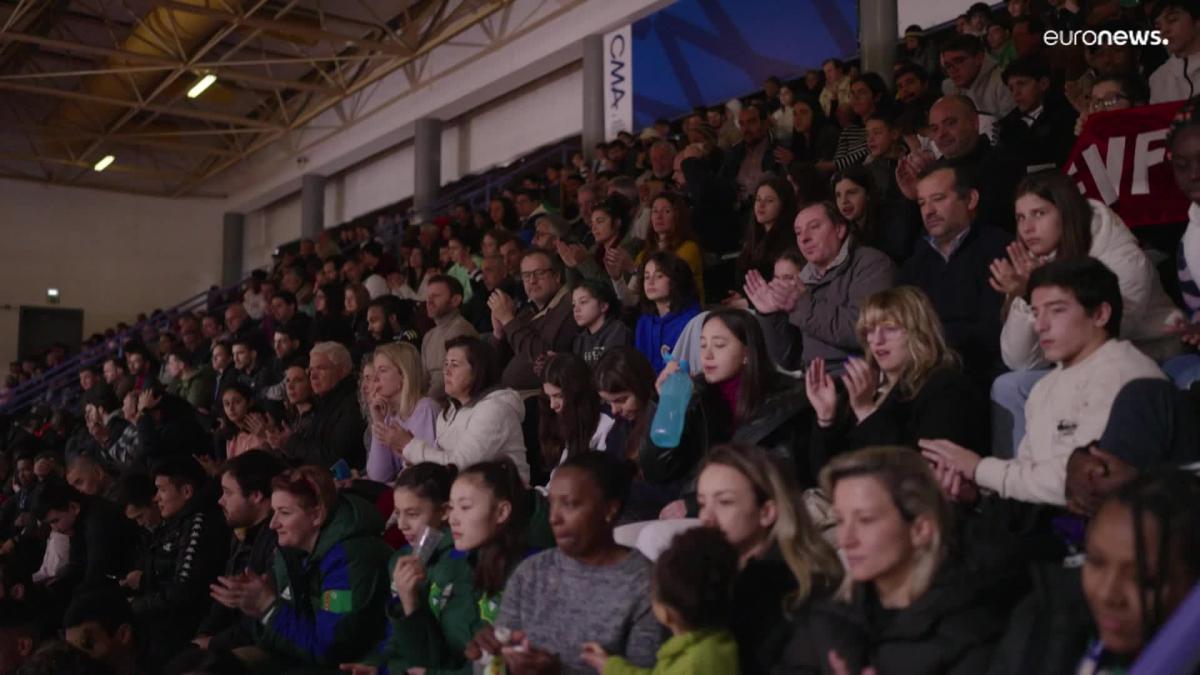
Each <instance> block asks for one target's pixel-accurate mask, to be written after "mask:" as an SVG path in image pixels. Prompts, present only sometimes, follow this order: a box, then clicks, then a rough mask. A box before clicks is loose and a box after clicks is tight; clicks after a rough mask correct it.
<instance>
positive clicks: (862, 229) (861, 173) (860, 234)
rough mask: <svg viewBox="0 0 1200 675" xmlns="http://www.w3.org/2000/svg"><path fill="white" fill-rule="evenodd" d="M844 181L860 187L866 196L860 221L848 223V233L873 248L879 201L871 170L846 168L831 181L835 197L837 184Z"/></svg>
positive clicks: (855, 166)
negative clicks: (865, 203)
mask: <svg viewBox="0 0 1200 675" xmlns="http://www.w3.org/2000/svg"><path fill="white" fill-rule="evenodd" d="M844 180H848V181H850V182H851V183H854V184H855V185H857V186H859V187H861V188H862V189H863V192H865V193H866V195H867V205H866V207H865V208H864V209H863V214H862V220H861V221H860V222H856V223H855V222H852V223H849V225H850V232H852V233H853V234H854V239H855V241H857V242H858V243H860V244H866V245H869V246H873V245H874V243H875V237H876V235H877V234H878V233H877V232H876V231H875V224H876V220H877V219H878V215H879V214H878V213H876V208H877V206H878V201H879V200H878V198H877V195H878V194H879V192H878V190H877V189H876V186H875V179H874V177H873V176H872V175H871V170H870V169H869V168H867V167H866V166H865V165H863V164H856V165H854V166H851V167H848V168H847V169H846V170H845V171H843V172H841V173H840V174H839V175H837V176H836V177H835V178H834V180H833V186H834V191H835V192H834V194H835V196H836V191H837V184H838V183H840V182H841V181H844ZM840 212H841V211H840V210H839V213H840Z"/></svg>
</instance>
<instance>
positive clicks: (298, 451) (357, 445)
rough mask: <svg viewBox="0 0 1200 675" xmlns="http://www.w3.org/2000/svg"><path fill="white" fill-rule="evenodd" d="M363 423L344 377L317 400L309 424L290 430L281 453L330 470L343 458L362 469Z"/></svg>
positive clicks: (364, 451) (350, 381)
mask: <svg viewBox="0 0 1200 675" xmlns="http://www.w3.org/2000/svg"><path fill="white" fill-rule="evenodd" d="M366 429H367V426H366V422H365V421H364V420H363V417H362V412H361V411H360V410H359V408H358V392H357V384H356V383H355V379H354V376H353V375H347V376H346V377H345V378H344V379H343V380H342V381H341V382H339V383H338V384H337V386H335V387H334V388H333V390H332V391H330V392H329V393H327V394H325V395H324V396H321V397H318V399H317V403H316V405H315V406H314V407H313V412H312V416H311V424H309V425H307V426H304V427H303V428H299V429H293V430H292V436H291V438H289V439H288V442H287V445H286V447H285V448H284V454H286V455H287V456H288V457H289V458H291V459H292V460H294V461H297V462H300V463H301V464H316V465H319V466H323V467H330V466H333V465H334V464H336V463H337V461H338V460H339V459H343V458H344V459H345V460H346V462H348V463H349V464H350V466H351V467H352V468H355V469H359V470H362V469H363V467H364V466H365V465H366V462H367V449H366V447H365V446H364V445H363V433H364V432H365V431H366Z"/></svg>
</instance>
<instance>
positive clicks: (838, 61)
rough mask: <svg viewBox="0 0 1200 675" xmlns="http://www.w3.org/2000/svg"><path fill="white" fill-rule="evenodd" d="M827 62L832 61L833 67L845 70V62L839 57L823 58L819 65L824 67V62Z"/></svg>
mask: <svg viewBox="0 0 1200 675" xmlns="http://www.w3.org/2000/svg"><path fill="white" fill-rule="evenodd" d="M827 63H832V64H833V67H834V68H836V69H838V70H840V71H842V72H843V73H844V72H846V62H845V61H843V60H841V59H833V58H829V59H825V60H824V61H822V62H821V67H822V68H824V67H825V64H827Z"/></svg>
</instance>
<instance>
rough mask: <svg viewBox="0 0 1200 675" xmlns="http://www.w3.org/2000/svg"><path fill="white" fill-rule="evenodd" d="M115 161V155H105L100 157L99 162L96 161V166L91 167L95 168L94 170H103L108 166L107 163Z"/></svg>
mask: <svg viewBox="0 0 1200 675" xmlns="http://www.w3.org/2000/svg"><path fill="white" fill-rule="evenodd" d="M115 161H117V158H116V157H113V156H112V155H105V156H104V159H101V160H100V161H99V162H96V166H94V167H92V168H93V169H95V170H96V171H103V170H105V169H107V168H108V165H109V164H112V163H113V162H115Z"/></svg>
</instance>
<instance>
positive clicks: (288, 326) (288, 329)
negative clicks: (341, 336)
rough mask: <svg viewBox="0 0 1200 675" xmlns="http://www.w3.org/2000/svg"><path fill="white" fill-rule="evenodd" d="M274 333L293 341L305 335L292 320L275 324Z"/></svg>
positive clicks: (299, 339) (301, 340) (302, 339)
mask: <svg viewBox="0 0 1200 675" xmlns="http://www.w3.org/2000/svg"><path fill="white" fill-rule="evenodd" d="M275 334H276V335H283V336H285V337H287V339H289V340H292V341H295V342H304V337H305V336H304V332H303V331H302V330H300V326H299V324H297V323H296V322H294V321H288V322H287V323H284V324H280V325H278V326H275ZM178 351H182V350H178ZM172 353H174V352H172ZM183 353H184V354H186V353H187V352H183Z"/></svg>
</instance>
